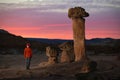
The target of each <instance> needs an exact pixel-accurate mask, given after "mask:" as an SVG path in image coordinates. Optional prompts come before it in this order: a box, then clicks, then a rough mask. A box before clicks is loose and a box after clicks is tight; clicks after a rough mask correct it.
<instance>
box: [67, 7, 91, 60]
mask: <svg viewBox="0 0 120 80" xmlns="http://www.w3.org/2000/svg"><path fill="white" fill-rule="evenodd" d="M88 16H89V14H88V13H87V12H86V11H85V9H83V8H82V7H75V8H70V9H69V11H68V17H69V18H70V19H72V26H73V37H74V52H75V61H80V60H82V59H86V54H85V19H84V17H88Z"/></svg>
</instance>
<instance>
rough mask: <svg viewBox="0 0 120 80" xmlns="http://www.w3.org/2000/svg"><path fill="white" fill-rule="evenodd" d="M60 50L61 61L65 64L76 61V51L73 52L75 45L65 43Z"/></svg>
mask: <svg viewBox="0 0 120 80" xmlns="http://www.w3.org/2000/svg"><path fill="white" fill-rule="evenodd" d="M59 47H60V49H61V50H62V53H61V57H60V61H61V62H62V63H63V62H72V61H74V51H73V43H72V42H65V43H63V44H61V45H60V46H59Z"/></svg>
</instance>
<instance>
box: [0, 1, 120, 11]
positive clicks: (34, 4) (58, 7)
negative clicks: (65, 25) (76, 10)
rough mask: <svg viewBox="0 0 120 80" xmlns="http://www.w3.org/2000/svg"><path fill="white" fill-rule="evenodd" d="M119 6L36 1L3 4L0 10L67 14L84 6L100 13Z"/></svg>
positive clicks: (84, 2) (78, 2) (87, 2)
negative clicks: (30, 10)
mask: <svg viewBox="0 0 120 80" xmlns="http://www.w3.org/2000/svg"><path fill="white" fill-rule="evenodd" d="M23 1H24V0H23ZM119 4H120V0H40V1H35V0H34V1H24V2H20V3H4V4H2V3H1V4H0V9H4V10H5V9H6V10H8V9H21V8H35V10H36V9H38V12H61V13H66V12H67V11H68V9H69V8H70V7H75V6H82V7H84V8H85V9H87V11H90V12H99V11H105V10H109V9H120V5H119Z"/></svg>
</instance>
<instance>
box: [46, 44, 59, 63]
mask: <svg viewBox="0 0 120 80" xmlns="http://www.w3.org/2000/svg"><path fill="white" fill-rule="evenodd" d="M57 54H58V53H57V50H56V49H55V48H54V47H51V46H48V47H46V55H47V56H48V64H55V63H57V62H58V55H57Z"/></svg>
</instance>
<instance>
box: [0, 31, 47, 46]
mask: <svg viewBox="0 0 120 80" xmlns="http://www.w3.org/2000/svg"><path fill="white" fill-rule="evenodd" d="M27 42H30V43H31V45H32V46H31V47H32V48H43V47H46V46H48V44H47V43H44V42H38V41H37V40H35V41H31V40H28V39H26V38H23V37H21V36H16V35H14V34H11V33H9V32H8V31H6V30H3V29H0V47H1V48H24V47H25V44H26V43H27Z"/></svg>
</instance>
